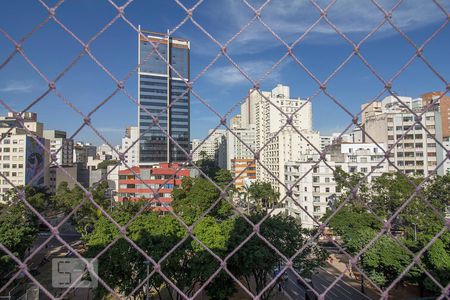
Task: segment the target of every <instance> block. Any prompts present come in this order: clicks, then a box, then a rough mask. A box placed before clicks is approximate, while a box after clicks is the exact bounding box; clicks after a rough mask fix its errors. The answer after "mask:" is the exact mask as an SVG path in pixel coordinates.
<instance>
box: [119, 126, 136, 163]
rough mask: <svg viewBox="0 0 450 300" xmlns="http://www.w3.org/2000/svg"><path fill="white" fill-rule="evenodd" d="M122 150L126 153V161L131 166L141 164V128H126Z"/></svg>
mask: <svg viewBox="0 0 450 300" xmlns="http://www.w3.org/2000/svg"><path fill="white" fill-rule="evenodd" d="M120 151H121V152H122V153H125V155H124V162H125V164H126V165H127V166H129V167H134V166H137V165H139V128H138V127H136V126H130V127H128V128H127V129H126V130H125V136H124V137H123V138H122V144H121V146H120Z"/></svg>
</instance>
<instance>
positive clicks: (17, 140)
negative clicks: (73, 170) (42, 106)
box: [0, 112, 50, 196]
mask: <svg viewBox="0 0 450 300" xmlns="http://www.w3.org/2000/svg"><path fill="white" fill-rule="evenodd" d="M22 118H23V126H22V124H20V122H17V121H16V119H15V118H14V116H13V115H12V114H11V113H9V114H8V115H7V116H6V117H0V135H1V141H0V173H1V174H2V175H3V177H2V178H0V196H3V195H4V193H5V192H7V191H8V190H10V189H11V188H13V187H19V186H26V185H34V186H48V164H49V155H48V153H47V152H46V151H45V150H44V149H43V148H42V146H44V147H45V148H47V149H48V148H49V147H50V144H49V142H48V140H46V139H44V138H43V137H42V135H43V124H42V123H39V122H37V115H36V114H35V113H29V112H25V113H23V114H22ZM24 128H26V129H24ZM39 143H40V144H41V145H42V146H41V145H40V144H39Z"/></svg>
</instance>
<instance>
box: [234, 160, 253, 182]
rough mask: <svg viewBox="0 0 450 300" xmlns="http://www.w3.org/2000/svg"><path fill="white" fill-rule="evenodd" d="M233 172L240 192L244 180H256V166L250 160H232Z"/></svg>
mask: <svg viewBox="0 0 450 300" xmlns="http://www.w3.org/2000/svg"><path fill="white" fill-rule="evenodd" d="M231 172H232V174H233V177H234V178H235V182H234V186H235V187H236V188H237V189H238V190H240V189H241V188H242V187H243V186H244V180H245V179H246V178H247V179H250V180H256V164H255V162H254V161H253V159H250V158H234V159H232V160H231Z"/></svg>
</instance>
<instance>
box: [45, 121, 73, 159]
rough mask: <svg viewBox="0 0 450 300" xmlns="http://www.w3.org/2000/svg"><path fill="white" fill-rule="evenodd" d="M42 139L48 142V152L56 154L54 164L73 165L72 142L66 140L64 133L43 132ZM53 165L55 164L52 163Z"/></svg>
mask: <svg viewBox="0 0 450 300" xmlns="http://www.w3.org/2000/svg"><path fill="white" fill-rule="evenodd" d="M44 138H46V139H48V140H49V141H50V152H51V153H52V154H56V158H57V160H56V164H58V165H60V166H68V165H72V164H73V140H72V139H68V138H67V134H66V132H65V131H61V130H44ZM54 164H55V162H53V163H52V165H54Z"/></svg>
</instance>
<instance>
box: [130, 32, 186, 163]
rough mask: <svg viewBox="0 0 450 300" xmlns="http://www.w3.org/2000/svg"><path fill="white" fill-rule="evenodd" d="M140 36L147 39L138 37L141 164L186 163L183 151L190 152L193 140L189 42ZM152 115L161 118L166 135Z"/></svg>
mask: <svg viewBox="0 0 450 300" xmlns="http://www.w3.org/2000/svg"><path fill="white" fill-rule="evenodd" d="M140 33H142V35H145V37H143V36H142V35H141V34H139V50H138V52H139V53H138V59H139V68H138V90H139V96H138V100H139V104H140V106H139V117H138V127H139V133H140V135H141V138H140V144H139V164H140V165H144V166H145V165H153V164H156V163H160V162H181V161H185V160H186V155H185V153H184V152H183V150H184V151H185V152H186V153H189V141H190V129H189V128H190V126H189V125H190V124H189V123H190V119H189V114H190V93H189V90H188V87H187V85H186V83H185V82H186V81H189V76H190V74H189V73H190V70H189V69H190V63H189V52H190V42H189V41H187V40H184V39H179V38H174V37H171V36H168V35H167V34H161V33H154V32H148V31H144V30H140ZM151 43H154V45H157V49H158V52H159V53H157V51H155V50H154V47H153V45H152V44H151ZM166 61H167V62H168V63H166ZM149 113H151V114H153V115H154V116H157V117H158V120H159V125H160V126H161V127H162V128H163V129H164V132H163V131H162V130H161V129H160V128H159V127H158V126H156V125H155V124H154V122H153V119H152V117H151V116H150V115H149ZM167 135H170V136H171V137H172V138H173V140H174V141H176V143H178V145H179V146H181V149H180V148H179V147H177V146H176V145H175V143H174V142H173V141H171V140H170V139H169V138H168V137H167Z"/></svg>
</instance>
